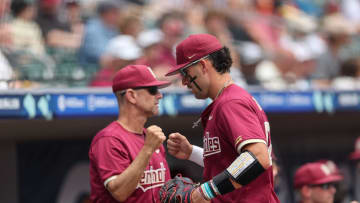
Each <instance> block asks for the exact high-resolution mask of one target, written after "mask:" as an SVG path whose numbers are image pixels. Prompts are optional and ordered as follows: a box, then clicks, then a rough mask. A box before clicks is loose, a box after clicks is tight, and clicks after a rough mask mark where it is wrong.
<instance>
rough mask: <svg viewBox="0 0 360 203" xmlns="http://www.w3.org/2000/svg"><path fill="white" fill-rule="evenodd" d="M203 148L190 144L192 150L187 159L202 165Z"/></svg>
mask: <svg viewBox="0 0 360 203" xmlns="http://www.w3.org/2000/svg"><path fill="white" fill-rule="evenodd" d="M203 154H204V149H203V148H201V147H198V146H196V145H192V151H191V154H190V156H189V160H190V161H192V162H194V163H196V164H197V165H199V166H202V167H204V158H203Z"/></svg>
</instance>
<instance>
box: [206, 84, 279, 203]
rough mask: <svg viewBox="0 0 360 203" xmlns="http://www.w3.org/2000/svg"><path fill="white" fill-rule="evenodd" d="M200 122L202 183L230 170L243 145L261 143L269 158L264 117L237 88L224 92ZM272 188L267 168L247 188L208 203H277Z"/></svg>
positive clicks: (249, 98)
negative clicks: (265, 148) (202, 149)
mask: <svg viewBox="0 0 360 203" xmlns="http://www.w3.org/2000/svg"><path fill="white" fill-rule="evenodd" d="M201 121H202V124H203V127H204V137H203V147H204V174H203V177H204V181H208V180H210V179H212V178H213V177H214V176H216V175H217V174H219V173H221V172H223V171H224V170H225V169H226V168H227V167H228V166H230V164H231V163H232V162H233V161H234V160H235V159H236V158H237V157H238V156H239V152H241V151H242V149H243V147H244V146H245V145H247V144H250V143H258V142H261V143H264V144H266V145H267V146H268V152H269V154H271V148H272V147H271V139H270V126H269V122H268V120H267V117H266V115H265V113H264V111H263V110H262V109H261V107H260V105H259V104H258V103H257V102H256V100H255V99H254V98H253V97H252V96H251V95H250V94H249V93H247V92H246V91H245V90H244V89H242V88H241V87H239V86H237V85H234V84H233V85H230V86H228V87H227V88H225V89H224V91H223V92H222V94H221V95H220V96H219V97H218V98H217V99H216V100H215V101H214V102H213V103H212V104H210V105H209V106H208V107H207V108H206V109H205V111H204V112H203V113H202V115H201ZM269 158H270V160H271V157H269ZM215 163H216V164H215ZM273 188H274V186H273V173H272V167H270V168H269V169H267V170H266V171H265V172H264V173H262V174H261V175H260V176H259V177H257V178H256V179H255V180H254V181H252V182H251V183H249V184H248V185H246V186H243V187H242V188H240V189H238V190H235V191H232V192H231V193H228V194H225V195H223V196H218V197H217V198H214V199H212V201H211V202H216V203H217V202H219V203H220V202H228V203H232V202H233V203H235V202H236V203H254V202H261V203H275V202H279V200H278V198H277V197H276V194H275V192H274V189H273Z"/></svg>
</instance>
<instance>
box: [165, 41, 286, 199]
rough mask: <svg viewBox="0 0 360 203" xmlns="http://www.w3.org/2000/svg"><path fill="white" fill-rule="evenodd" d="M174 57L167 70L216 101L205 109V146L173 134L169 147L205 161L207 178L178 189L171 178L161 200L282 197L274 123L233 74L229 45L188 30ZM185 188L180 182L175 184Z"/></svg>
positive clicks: (198, 94)
mask: <svg viewBox="0 0 360 203" xmlns="http://www.w3.org/2000/svg"><path fill="white" fill-rule="evenodd" d="M176 62H177V65H176V66H175V67H173V68H172V69H171V70H170V71H169V72H168V73H167V75H174V74H177V73H180V74H181V75H182V83H183V85H186V86H187V87H188V88H189V89H190V90H191V91H192V93H193V94H194V95H195V97H196V98H198V99H206V98H211V99H212V100H213V102H212V103H211V104H210V105H209V106H208V107H207V108H206V109H205V110H204V111H203V113H202V114H201V123H202V125H203V129H204V135H203V148H200V147H197V146H194V145H191V144H190V143H189V142H188V140H187V139H186V137H185V136H183V135H181V134H180V133H172V134H170V135H169V139H168V141H167V147H168V151H169V153H170V154H171V155H173V156H175V157H177V158H179V159H189V160H191V161H194V162H195V163H198V164H199V165H201V166H204V172H203V178H204V180H205V181H206V182H204V183H203V184H201V185H200V186H199V187H196V186H194V187H184V190H183V191H179V190H176V189H174V188H176V187H174V185H175V186H177V185H181V184H182V183H181V181H169V182H168V183H167V184H166V185H165V186H164V187H163V188H162V190H161V191H160V196H161V197H160V198H161V201H162V202H169V201H171V200H172V199H173V196H172V195H173V194H176V195H174V196H176V198H177V201H175V202H190V201H191V202H209V201H211V202H219V203H220V202H227V203H232V202H234V203H235V202H236V203H254V202H261V203H263V202H267V203H275V202H279V200H278V198H277V196H276V194H275V192H274V188H273V172H272V163H271V139H270V126H269V122H268V120H267V118H266V115H265V113H264V111H263V109H262V108H261V107H260V106H259V104H258V103H257V102H256V100H255V99H254V98H253V97H252V96H251V95H250V94H249V93H248V92H246V91H245V90H244V89H242V88H241V87H239V86H237V85H235V84H233V82H232V79H231V77H230V74H229V72H230V67H231V64H232V59H231V57H230V53H229V49H228V48H227V47H224V46H223V45H222V44H221V43H220V42H219V40H218V39H217V38H216V37H214V36H212V35H209V34H196V35H190V36H189V37H187V38H186V39H185V40H183V41H182V42H181V43H180V44H179V45H178V46H177V47H176ZM177 188H182V187H177Z"/></svg>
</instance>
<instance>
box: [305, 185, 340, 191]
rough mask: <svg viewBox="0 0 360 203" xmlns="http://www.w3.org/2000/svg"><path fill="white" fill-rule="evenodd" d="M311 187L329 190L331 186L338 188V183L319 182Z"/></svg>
mask: <svg viewBox="0 0 360 203" xmlns="http://www.w3.org/2000/svg"><path fill="white" fill-rule="evenodd" d="M310 186H311V187H320V188H321V189H323V190H328V189H330V188H331V187H334V188H336V186H337V184H336V183H324V184H318V185H310Z"/></svg>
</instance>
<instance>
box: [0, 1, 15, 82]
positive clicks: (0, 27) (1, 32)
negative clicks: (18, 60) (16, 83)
mask: <svg viewBox="0 0 360 203" xmlns="http://www.w3.org/2000/svg"><path fill="white" fill-rule="evenodd" d="M9 7H10V0H0V89H7V88H8V86H9V81H10V80H11V79H12V78H13V77H14V72H13V70H12V67H11V66H10V64H9V62H8V60H7V58H6V57H5V55H4V54H3V52H2V48H7V47H8V46H10V45H11V42H12V39H11V32H10V29H9V25H8V24H7V22H6V18H7V15H8V11H9Z"/></svg>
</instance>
